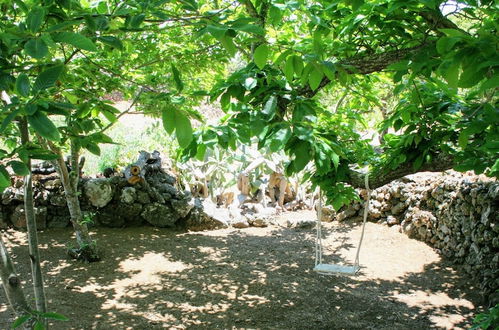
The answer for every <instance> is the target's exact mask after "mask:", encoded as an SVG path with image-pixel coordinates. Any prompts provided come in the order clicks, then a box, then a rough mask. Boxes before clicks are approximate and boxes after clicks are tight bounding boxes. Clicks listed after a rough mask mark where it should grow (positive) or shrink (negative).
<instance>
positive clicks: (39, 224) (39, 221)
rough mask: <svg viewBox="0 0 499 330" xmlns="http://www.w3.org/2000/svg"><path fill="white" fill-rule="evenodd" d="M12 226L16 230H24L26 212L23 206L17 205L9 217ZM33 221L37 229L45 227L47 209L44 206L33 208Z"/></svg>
mask: <svg viewBox="0 0 499 330" xmlns="http://www.w3.org/2000/svg"><path fill="white" fill-rule="evenodd" d="M10 221H11V222H12V225H14V227H15V228H17V229H26V212H25V210H24V205H18V206H17V207H16V208H15V209H14V212H13V213H12V215H11V217H10ZM35 221H36V228H37V229H45V228H46V227H47V208H46V207H45V206H41V207H35Z"/></svg>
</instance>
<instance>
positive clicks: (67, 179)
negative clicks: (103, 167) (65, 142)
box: [47, 141, 100, 262]
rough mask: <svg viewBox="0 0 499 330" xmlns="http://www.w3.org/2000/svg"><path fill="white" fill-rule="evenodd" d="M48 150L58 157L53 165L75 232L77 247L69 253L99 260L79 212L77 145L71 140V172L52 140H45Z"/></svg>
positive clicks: (86, 259)
mask: <svg viewBox="0 0 499 330" xmlns="http://www.w3.org/2000/svg"><path fill="white" fill-rule="evenodd" d="M47 144H48V146H49V148H50V150H51V151H52V152H54V153H56V154H57V155H58V156H59V157H58V158H57V159H56V161H55V163H54V165H55V168H56V170H57V172H58V173H59V176H60V178H61V182H62V185H63V187H64V194H65V196H66V203H67V205H68V209H69V214H70V219H71V224H72V225H73V229H74V231H75V234H76V242H77V243H78V247H77V248H76V249H71V250H70V251H69V254H70V256H71V257H73V258H75V259H81V260H85V261H88V262H92V261H99V260H100V256H99V252H98V250H97V245H96V244H95V241H94V240H92V237H91V236H90V233H89V232H88V227H87V225H86V224H85V223H83V214H82V212H81V207H80V200H79V199H78V181H79V179H80V175H79V173H80V170H79V167H80V165H79V162H78V160H79V153H78V149H77V146H76V145H75V143H74V142H73V141H72V142H71V157H70V163H71V172H69V171H68V168H67V166H66V162H65V161H64V158H63V156H62V153H61V150H60V149H59V148H58V147H57V146H55V145H54V144H53V143H52V142H50V141H47Z"/></svg>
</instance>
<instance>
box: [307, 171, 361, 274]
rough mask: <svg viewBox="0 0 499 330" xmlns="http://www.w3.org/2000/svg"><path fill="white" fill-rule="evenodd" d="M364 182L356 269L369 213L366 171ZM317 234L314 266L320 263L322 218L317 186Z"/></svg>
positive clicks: (320, 198)
mask: <svg viewBox="0 0 499 330" xmlns="http://www.w3.org/2000/svg"><path fill="white" fill-rule="evenodd" d="M364 182H365V186H366V191H367V198H366V202H365V206H364V219H363V221H362V231H361V234H360V241H359V245H358V247H357V253H356V254H355V261H354V269H358V268H359V266H360V259H359V256H360V248H361V246H362V242H363V240H364V233H365V229H366V222H367V216H368V215H369V202H370V200H371V190H370V189H369V174H368V173H366V175H365V176H364ZM317 217H318V219H317V226H316V229H317V235H316V239H315V266H316V267H317V265H320V264H322V225H321V219H322V190H321V189H320V188H319V205H318V210H317Z"/></svg>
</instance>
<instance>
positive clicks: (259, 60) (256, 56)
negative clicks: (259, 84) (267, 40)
mask: <svg viewBox="0 0 499 330" xmlns="http://www.w3.org/2000/svg"><path fill="white" fill-rule="evenodd" d="M268 56H269V46H267V45H266V44H261V45H260V46H258V47H257V48H256V49H255V52H254V53H253V61H254V62H255V64H256V66H257V67H258V68H259V69H260V70H261V69H263V67H264V66H265V64H267V58H268Z"/></svg>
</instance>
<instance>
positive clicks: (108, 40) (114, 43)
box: [97, 36, 123, 50]
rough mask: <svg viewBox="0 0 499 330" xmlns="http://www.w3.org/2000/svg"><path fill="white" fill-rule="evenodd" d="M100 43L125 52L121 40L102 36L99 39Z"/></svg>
mask: <svg viewBox="0 0 499 330" xmlns="http://www.w3.org/2000/svg"><path fill="white" fill-rule="evenodd" d="M97 39H98V40H99V41H100V42H102V43H104V44H106V45H108V46H111V47H113V48H116V49H119V50H123V43H122V42H121V40H120V39H118V38H116V37H113V36H101V37H98V38H97Z"/></svg>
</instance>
